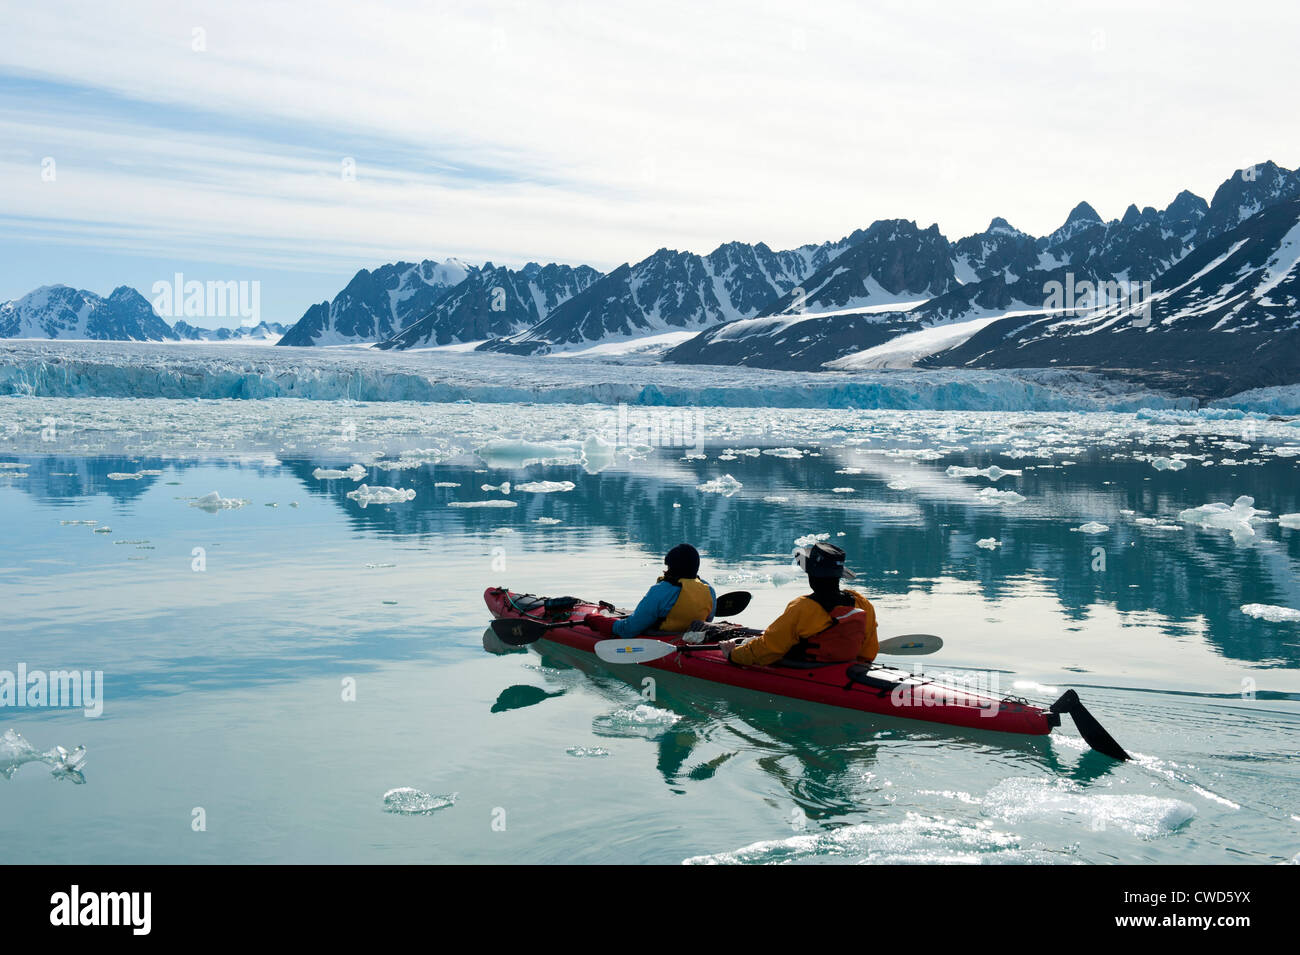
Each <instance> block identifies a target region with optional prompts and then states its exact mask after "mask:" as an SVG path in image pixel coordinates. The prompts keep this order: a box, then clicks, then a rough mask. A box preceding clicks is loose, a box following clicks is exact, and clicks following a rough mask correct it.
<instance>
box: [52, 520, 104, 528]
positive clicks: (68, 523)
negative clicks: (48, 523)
mask: <svg viewBox="0 0 1300 955" xmlns="http://www.w3.org/2000/svg"><path fill="white" fill-rule="evenodd" d="M59 523H60V524H63V525H64V526H82V527H94V526H95V525H96V524H98V523H99V521H59Z"/></svg>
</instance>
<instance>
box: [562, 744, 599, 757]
mask: <svg viewBox="0 0 1300 955" xmlns="http://www.w3.org/2000/svg"><path fill="white" fill-rule="evenodd" d="M565 752H566V753H568V754H569V755H570V756H585V757H600V756H608V755H609V750H607V749H602V748H601V747H599V746H570V747H569V748H568V749H566V750H565Z"/></svg>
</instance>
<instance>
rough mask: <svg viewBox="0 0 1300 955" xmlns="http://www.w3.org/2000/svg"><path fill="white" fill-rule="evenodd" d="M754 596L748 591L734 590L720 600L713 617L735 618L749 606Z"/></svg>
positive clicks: (714, 609)
mask: <svg viewBox="0 0 1300 955" xmlns="http://www.w3.org/2000/svg"><path fill="white" fill-rule="evenodd" d="M752 596H753V595H752V594H750V592H749V591H748V590H733V591H731V592H730V593H725V594H723V595H722V596H720V597H719V598H718V600H717V605H716V606H715V607H714V608H713V616H715V617H734V616H735V615H736V614H738V613H740V612H741V611H742V610H744V609H745V608H746V607H748V606H749V601H750V598H751V597H752Z"/></svg>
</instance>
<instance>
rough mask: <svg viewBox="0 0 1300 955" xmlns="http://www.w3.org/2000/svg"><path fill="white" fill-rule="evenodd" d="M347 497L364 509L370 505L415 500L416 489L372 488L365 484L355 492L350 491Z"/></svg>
mask: <svg viewBox="0 0 1300 955" xmlns="http://www.w3.org/2000/svg"><path fill="white" fill-rule="evenodd" d="M347 496H348V497H350V498H351V499H352V500H354V501H356V502H357V503H358V504H360V505H361V506H362V507H366V506H367V505H369V504H401V503H403V502H405V501H413V500H415V489H414V488H404V487H371V486H370V485H368V484H363V485H361V486H360V487H359V488H357V489H356V490H355V491H348V493H347Z"/></svg>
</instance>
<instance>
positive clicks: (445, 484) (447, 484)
mask: <svg viewBox="0 0 1300 955" xmlns="http://www.w3.org/2000/svg"><path fill="white" fill-rule="evenodd" d="M433 486H434V487H460V485H459V484H457V483H456V482H455V481H435V482H434V483H433Z"/></svg>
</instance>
